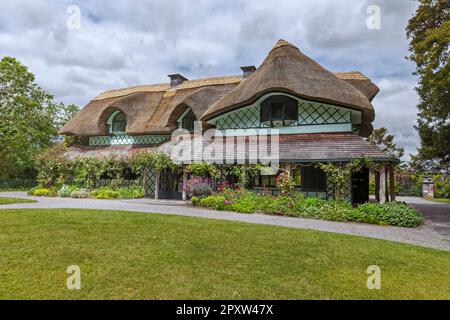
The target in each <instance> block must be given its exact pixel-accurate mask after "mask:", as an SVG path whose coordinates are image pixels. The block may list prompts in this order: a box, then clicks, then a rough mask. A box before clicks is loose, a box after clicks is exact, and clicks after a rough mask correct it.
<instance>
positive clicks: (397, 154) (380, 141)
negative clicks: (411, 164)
mask: <svg viewBox="0 0 450 320" xmlns="http://www.w3.org/2000/svg"><path fill="white" fill-rule="evenodd" d="M394 138H395V136H394V135H391V134H388V131H387V129H386V128H385V127H381V128H378V129H375V130H373V132H372V134H371V135H370V137H369V138H367V140H368V141H369V142H372V143H373V144H375V145H376V146H378V147H379V148H380V149H381V151H383V152H385V153H386V154H388V155H390V156H391V157H394V158H398V159H400V158H401V157H403V155H404V154H405V149H403V148H401V147H397V145H396V144H395V143H394Z"/></svg>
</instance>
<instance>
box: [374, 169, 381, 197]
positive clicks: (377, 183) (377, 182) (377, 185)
mask: <svg viewBox="0 0 450 320" xmlns="http://www.w3.org/2000/svg"><path fill="white" fill-rule="evenodd" d="M375 199H376V200H377V201H378V202H379V201H380V172H379V171H375Z"/></svg>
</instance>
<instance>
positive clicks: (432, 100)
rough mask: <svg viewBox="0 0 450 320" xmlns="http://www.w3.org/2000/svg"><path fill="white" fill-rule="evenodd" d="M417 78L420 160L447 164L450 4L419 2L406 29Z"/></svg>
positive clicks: (449, 148) (442, 0)
mask: <svg viewBox="0 0 450 320" xmlns="http://www.w3.org/2000/svg"><path fill="white" fill-rule="evenodd" d="M406 32H407V36H408V39H410V41H411V42H410V46H409V50H410V52H411V55H410V56H409V59H410V60H411V61H413V62H415V64H416V72H415V73H414V74H415V75H418V76H419V86H418V87H417V88H416V91H417V93H418V94H419V99H420V100H419V105H418V109H419V113H418V120H417V126H416V129H417V130H418V132H419V136H420V142H421V147H420V148H419V157H420V158H421V159H423V160H429V159H439V161H440V162H441V163H448V162H449V161H450V121H449V120H450V93H449V88H450V50H449V44H450V2H449V1H448V0H420V1H419V7H418V9H417V11H416V12H415V15H414V16H413V17H412V18H411V19H410V20H409V23H408V26H407V28H406Z"/></svg>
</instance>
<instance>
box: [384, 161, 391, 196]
mask: <svg viewBox="0 0 450 320" xmlns="http://www.w3.org/2000/svg"><path fill="white" fill-rule="evenodd" d="M385 170H386V182H385V183H386V190H385V192H384V194H385V195H386V202H389V201H390V199H389V186H388V181H389V165H387V166H386V169H385Z"/></svg>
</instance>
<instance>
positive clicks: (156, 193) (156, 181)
mask: <svg viewBox="0 0 450 320" xmlns="http://www.w3.org/2000/svg"><path fill="white" fill-rule="evenodd" d="M160 177H161V171H156V177H155V200H158V199H159V180H160Z"/></svg>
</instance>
